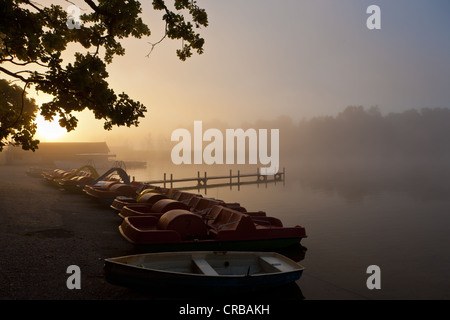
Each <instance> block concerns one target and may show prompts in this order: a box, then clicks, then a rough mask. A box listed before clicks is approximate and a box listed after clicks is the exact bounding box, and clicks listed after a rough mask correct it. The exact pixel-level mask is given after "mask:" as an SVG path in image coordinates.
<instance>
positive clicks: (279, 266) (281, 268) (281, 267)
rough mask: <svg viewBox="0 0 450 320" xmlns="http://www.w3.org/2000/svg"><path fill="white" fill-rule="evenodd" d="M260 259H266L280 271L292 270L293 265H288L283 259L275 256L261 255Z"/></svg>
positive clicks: (267, 262)
mask: <svg viewBox="0 0 450 320" xmlns="http://www.w3.org/2000/svg"><path fill="white" fill-rule="evenodd" d="M259 259H261V260H262V261H264V262H265V263H266V264H268V265H270V266H271V267H272V268H274V269H275V270H276V271H280V272H287V271H292V267H290V266H288V265H287V264H285V263H284V262H283V261H281V260H280V259H277V258H275V257H271V256H260V257H259Z"/></svg>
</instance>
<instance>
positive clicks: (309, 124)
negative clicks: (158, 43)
mask: <svg viewBox="0 0 450 320" xmlns="http://www.w3.org/2000/svg"><path fill="white" fill-rule="evenodd" d="M199 120H201V119H199ZM183 127H184V128H188V129H189V130H191V131H192V123H188V124H184V125H182V124H181V125H179V126H178V127H174V128H183ZM207 128H217V129H219V130H222V131H223V132H225V130H226V129H227V128H242V129H243V130H247V129H249V128H253V129H256V130H258V129H279V130H280V137H279V142H280V148H279V151H280V165H281V166H283V165H284V164H288V163H289V164H295V163H296V162H298V161H303V163H305V162H310V163H315V164H326V165H327V166H329V165H331V163H333V162H336V163H337V162H339V161H345V162H347V163H348V162H349V161H355V163H356V164H364V163H366V162H369V161H373V162H374V161H381V162H382V161H388V162H389V163H392V162H393V160H396V161H398V162H399V163H398V164H402V163H405V162H410V161H428V160H433V162H435V161H436V160H438V161H440V160H443V161H445V160H447V159H448V160H450V109H447V108H423V109H420V110H416V109H411V110H408V111H404V112H399V113H389V114H386V115H383V114H382V113H381V112H380V110H379V109H378V107H370V108H368V109H365V108H364V107H362V106H349V107H347V108H345V109H344V110H343V111H342V112H340V113H339V114H338V115H336V116H319V117H313V118H310V119H305V120H301V121H294V120H293V119H292V118H291V117H289V116H281V117H278V118H276V119H273V120H264V121H263V120H255V121H247V122H245V123H240V124H239V123H233V124H231V123H226V122H224V121H221V120H217V121H205V122H204V130H206V129H207ZM145 141H146V143H147V144H148V145H149V146H151V147H150V148H149V149H148V150H147V151H142V152H141V155H140V157H148V158H149V159H152V161H155V160H157V159H160V160H163V161H168V160H170V151H171V149H172V148H173V146H174V145H175V144H176V143H177V142H172V141H170V129H169V132H164V133H160V134H159V135H158V136H152V137H148V138H147V139H146V140H145ZM204 144H205V145H206V144H207V143H206V142H205V143H204ZM115 152H118V151H115ZM119 153H120V152H119ZM147 153H148V155H144V154H147ZM127 154H128V155H129V154H131V152H130V151H127ZM309 160H310V161H309Z"/></svg>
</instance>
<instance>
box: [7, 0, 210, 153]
mask: <svg viewBox="0 0 450 320" xmlns="http://www.w3.org/2000/svg"><path fill="white" fill-rule="evenodd" d="M71 3H72V2H71V1H67V5H68V6H69V5H70V4H71ZM84 3H85V4H87V5H88V7H89V10H88V12H86V13H83V14H82V15H80V17H79V21H75V17H71V16H69V15H68V13H67V12H66V10H65V9H64V8H62V7H61V6H59V5H51V6H50V7H44V6H42V5H40V4H39V3H38V2H35V1H29V0H0V17H1V18H0V72H1V73H3V74H4V75H7V76H9V77H11V78H13V79H15V80H17V81H19V82H21V85H22V88H23V91H26V89H27V88H29V87H30V86H33V87H34V88H35V89H36V90H37V92H44V93H46V94H49V95H51V96H53V100H51V101H50V102H47V103H44V104H42V106H40V113H41V114H42V115H43V116H44V118H45V119H46V120H52V119H53V117H55V116H56V115H59V116H60V118H61V119H60V120H59V122H60V125H61V126H62V127H65V128H66V129H67V130H68V131H70V130H73V129H74V128H75V127H76V126H77V121H78V120H77V119H76V118H75V117H74V116H73V115H72V114H71V112H73V111H82V110H84V109H86V108H87V109H89V110H91V111H92V112H93V113H94V115H95V118H97V119H103V120H104V121H105V122H104V128H105V129H107V130H109V129H111V128H112V127H113V126H114V125H117V126H125V125H126V126H137V125H138V124H139V119H140V118H142V117H144V113H145V112H146V110H147V109H146V107H145V106H144V105H143V104H142V103H140V102H139V101H135V100H133V99H131V98H130V97H129V96H128V95H127V94H126V93H124V92H122V93H120V94H118V95H117V94H116V93H115V92H114V90H112V89H111V88H110V87H109V84H108V82H107V78H108V72H107V71H106V64H109V63H111V62H112V60H113V57H114V56H116V55H123V54H125V49H124V48H123V47H122V45H121V44H120V42H119V41H120V39H123V38H127V37H135V38H141V37H143V36H149V35H150V30H149V28H148V26H147V25H146V24H144V23H143V21H142V19H141V18H140V17H139V15H140V14H141V5H140V3H139V1H136V0H127V1H121V0H98V1H96V2H94V1H92V0H84ZM173 7H174V10H172V9H170V8H169V6H167V5H166V2H165V1H164V0H153V9H154V10H161V11H163V16H162V19H163V20H164V21H165V25H166V26H165V35H164V38H166V37H167V38H169V39H178V40H182V44H183V46H182V48H181V49H179V50H177V55H178V57H179V58H180V59H181V60H183V61H184V60H186V59H187V58H189V57H190V56H191V55H192V51H194V50H195V51H196V52H197V53H199V54H201V53H202V52H203V45H204V39H203V38H201V37H200V35H199V33H197V32H195V31H194V30H195V27H200V26H205V27H206V26H207V25H208V19H207V14H206V12H205V10H204V9H201V8H200V7H198V5H197V4H196V1H192V0H173ZM183 10H184V11H183ZM175 11H176V12H175ZM183 12H184V14H183ZM189 20H190V21H189ZM161 40H162V39H161ZM71 43H75V44H79V45H81V46H82V47H84V48H85V49H86V52H84V53H82V52H77V53H75V61H74V62H73V63H67V64H64V62H63V58H62V53H63V52H64V51H65V50H66V49H67V46H68V45H69V44H71ZM154 45H155V44H154ZM89 49H91V52H89V51H87V50H89ZM92 50H93V51H92ZM100 52H104V54H103V57H101V54H100ZM14 90H17V87H14ZM3 107H4V108H5V109H4V110H3V109H2V112H4V113H8V108H9V112H10V113H11V117H14V115H17V114H19V115H20V116H21V117H22V116H23V114H20V113H18V112H17V110H18V109H19V108H22V107H23V106H22V107H21V106H20V104H19V105H17V104H8V105H4V106H3ZM23 109H25V108H24V107H23ZM35 113H36V111H35ZM11 117H10V118H11ZM27 119H28V120H29V121H31V120H32V119H33V117H29V118H27ZM21 121H26V119H25V118H23V119H21ZM18 123H19V122H18V121H14V122H12V123H11V122H3V121H2V122H1V124H0V125H1V127H0V132H1V138H2V140H1V144H0V150H2V149H3V146H4V145H5V144H8V143H12V144H21V145H22V147H23V148H24V149H32V150H34V149H35V148H36V147H37V141H36V140H33V135H34V131H33V130H29V129H23V128H25V127H26V128H31V127H30V126H31V124H28V125H27V126H25V127H20V126H17V125H18ZM23 130H25V131H23ZM7 133H8V134H7ZM19 137H20V138H19Z"/></svg>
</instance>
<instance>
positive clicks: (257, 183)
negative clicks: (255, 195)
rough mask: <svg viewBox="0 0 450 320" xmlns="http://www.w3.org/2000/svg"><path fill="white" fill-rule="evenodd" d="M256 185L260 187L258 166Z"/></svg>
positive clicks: (257, 169)
mask: <svg viewBox="0 0 450 320" xmlns="http://www.w3.org/2000/svg"><path fill="white" fill-rule="evenodd" d="M256 185H257V186H258V188H259V168H256Z"/></svg>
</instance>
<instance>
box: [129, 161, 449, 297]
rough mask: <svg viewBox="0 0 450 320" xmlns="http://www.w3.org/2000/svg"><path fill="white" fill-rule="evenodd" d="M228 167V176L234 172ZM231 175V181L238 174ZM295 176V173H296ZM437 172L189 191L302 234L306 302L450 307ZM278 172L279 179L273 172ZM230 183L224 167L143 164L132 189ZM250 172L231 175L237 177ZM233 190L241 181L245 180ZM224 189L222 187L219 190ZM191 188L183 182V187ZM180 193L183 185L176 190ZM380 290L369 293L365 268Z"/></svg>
mask: <svg viewBox="0 0 450 320" xmlns="http://www.w3.org/2000/svg"><path fill="white" fill-rule="evenodd" d="M236 168H237V169H236ZM236 168H233V174H237V170H238V169H239V168H238V167H236ZM300 168H301V169H300ZM446 168H447V166H446V164H441V165H435V164H428V163H425V164H424V163H419V164H406V163H404V162H400V163H399V164H393V165H392V166H388V167H386V166H380V165H376V164H372V165H367V166H364V165H358V166H339V165H333V166H324V165H318V166H315V165H313V166H301V165H300V164H294V165H291V166H290V167H289V166H288V167H286V180H285V182H284V183H283V182H277V183H276V184H274V183H268V184H267V185H266V184H265V183H264V182H262V183H260V184H250V185H241V186H240V187H238V186H232V187H231V188H230V187H229V186H225V187H215V188H208V189H206V193H205V189H200V190H193V191H192V192H197V191H199V192H200V193H201V194H202V195H204V196H207V197H213V198H217V199H221V200H224V201H226V202H239V203H241V205H242V206H243V207H245V208H246V209H247V210H248V211H258V210H261V211H265V212H266V213H267V215H268V216H274V217H277V218H279V219H280V220H281V221H282V222H283V225H284V226H287V227H292V226H295V225H302V226H304V227H305V228H306V233H307V236H308V237H307V238H305V239H303V240H302V242H301V243H302V245H303V246H305V247H306V248H307V251H306V254H305V256H304V259H302V260H301V261H298V263H299V264H301V265H303V266H304V267H305V268H306V269H305V271H304V273H303V276H302V278H301V279H300V280H299V281H298V282H297V283H298V285H299V287H300V289H301V292H302V294H303V296H304V297H305V299H449V298H450V232H449V231H450V227H449V226H450V216H449V215H450V180H449V175H450V174H449V172H450V170H448V169H446ZM282 169H283V168H281V169H280V170H281V171H282ZM205 171H206V172H207V174H208V176H212V175H229V168H228V167H225V166H223V167H220V166H214V167H212V166H205V167H199V166H179V167H176V166H172V167H164V166H162V165H158V164H151V163H150V164H149V165H148V168H145V169H134V170H128V173H129V174H130V175H131V176H134V177H135V179H136V180H138V181H149V180H159V179H162V178H163V173H164V172H166V173H167V179H169V178H170V173H172V174H173V179H180V178H188V177H189V178H191V177H196V176H197V172H200V174H201V176H203V175H204V172H205ZM255 172H256V169H255V168H254V167H252V168H247V169H246V168H242V167H241V168H240V173H241V174H243V173H255ZM241 181H250V180H249V179H247V180H244V179H242V180H241ZM224 182H226V180H225V181H224ZM192 184H194V183H191V185H192ZM176 186H182V184H176V185H175V187H176ZM371 265H376V266H378V267H379V268H380V271H381V273H380V275H381V277H380V279H381V289H372V290H370V289H368V287H367V284H366V282H367V279H368V278H369V276H370V275H371V274H369V273H367V268H368V267H369V266H371Z"/></svg>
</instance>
